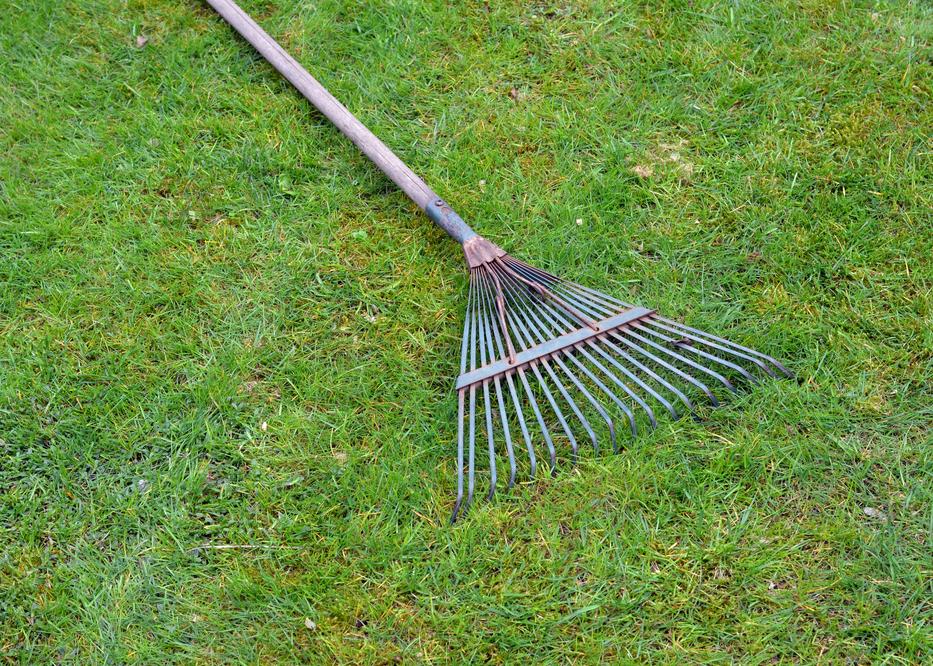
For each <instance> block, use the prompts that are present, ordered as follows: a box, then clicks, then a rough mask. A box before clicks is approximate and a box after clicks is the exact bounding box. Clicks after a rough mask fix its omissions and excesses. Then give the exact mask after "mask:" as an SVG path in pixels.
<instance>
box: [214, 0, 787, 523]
mask: <svg viewBox="0 0 933 666" xmlns="http://www.w3.org/2000/svg"><path fill="white" fill-rule="evenodd" d="M207 2H208V4H210V5H211V6H212V7H213V8H214V9H215V10H217V12H218V13H219V14H220V15H221V16H222V17H223V18H224V19H225V20H226V21H227V22H228V23H229V24H230V25H231V26H232V27H233V28H234V29H235V30H236V31H237V32H238V33H240V35H241V36H242V37H243V38H244V39H246V41H248V42H249V43H250V44H251V45H252V46H253V47H254V48H255V49H256V50H257V51H259V53H260V54H262V56H263V57H264V58H265V59H266V60H268V61H269V63H270V64H271V65H272V66H273V67H275V69H276V70H278V71H279V73H281V74H282V75H283V76H284V77H285V78H286V79H288V80H289V81H290V82H291V83H292V84H293V85H294V86H295V87H296V88H297V89H298V90H299V91H300V92H301V93H302V94H303V95H304V96H305V97H306V98H307V99H308V100H309V101H310V102H311V103H312V104H313V105H314V106H315V107H316V108H317V109H318V110H319V111H320V112H321V113H323V114H324V115H325V116H326V117H327V118H328V119H329V120H330V121H331V122H333V124H334V125H336V126H337V128H338V129H339V130H340V131H341V132H343V133H344V134H345V135H346V136H347V137H348V138H349V139H350V140H351V141H353V143H355V144H356V146H357V147H358V148H359V149H360V150H361V151H362V152H363V153H364V154H365V155H366V156H367V157H369V158H370V159H371V160H372V161H373V162H374V163H375V164H376V166H378V167H379V169H380V170H382V172H383V173H385V174H386V175H387V176H388V177H389V178H390V179H391V180H392V181H393V182H394V183H395V184H396V185H398V186H399V188H401V189H402V191H404V192H405V194H406V195H408V197H409V198H411V199H412V201H414V202H415V203H416V204H417V205H418V206H419V208H421V209H422V210H423V211H424V212H425V213H426V214H427V216H428V217H429V218H430V219H431V220H432V221H433V222H434V223H435V224H436V225H437V226H439V227H440V228H441V229H443V230H444V231H445V232H447V234H448V235H449V236H450V237H451V238H453V239H454V240H455V241H457V242H458V243H460V245H461V246H462V247H463V253H464V256H465V257H466V262H467V266H468V267H469V271H470V291H469V296H468V299H467V308H466V317H465V322H464V326H463V343H462V346H461V357H460V377H459V378H458V379H457V383H456V389H457V402H458V426H457V498H456V501H455V503H454V508H453V513H452V515H451V522H454V521H456V520H457V518H458V517H459V516H460V515H462V514H463V513H464V512H465V511H466V510H467V508H468V507H469V505H470V503H471V502H472V501H473V498H474V495H475V492H476V476H477V446H482V442H478V440H482V439H485V446H486V450H487V454H488V475H489V491H488V494H487V497H488V498H490V499H491V498H492V497H493V495H494V494H495V491H496V486H497V484H498V478H499V474H498V471H497V470H498V465H499V462H497V461H498V459H499V458H500V453H499V450H500V447H501V446H504V448H505V456H506V458H507V461H508V481H507V484H506V485H507V486H508V487H509V488H511V487H512V485H514V483H515V480H516V478H517V476H518V465H519V463H518V462H517V461H518V460H519V453H518V452H517V451H516V449H517V446H516V439H517V438H518V433H520V436H521V440H520V442H521V444H520V445H519V446H521V445H522V444H523V445H524V449H525V452H526V454H527V459H528V474H529V476H531V477H533V476H534V475H535V473H536V470H537V465H538V453H537V452H536V449H535V446H536V444H537V445H538V447H539V449H540V448H541V441H543V443H544V446H545V447H546V449H547V456H548V465H549V467H550V469H551V471H552V473H553V472H554V470H555V469H556V465H557V448H558V444H563V442H564V441H566V442H567V443H568V444H569V446H570V449H571V459H572V460H573V461H574V462H575V461H576V458H577V454H578V450H579V441H578V437H580V436H581V431H582V433H585V437H586V440H587V441H588V442H589V443H590V444H591V445H592V446H593V448H594V449H595V450H596V451H598V450H599V442H600V438H599V437H598V436H597V434H596V429H594V426H593V423H597V424H602V425H603V426H605V428H606V430H607V431H608V434H609V441H610V443H611V445H612V449H613V451H618V448H619V445H618V436H619V433H618V432H617V426H620V425H621V426H622V427H624V428H625V429H626V430H628V431H629V432H630V433H631V435H632V436H633V437H634V436H637V435H638V423H639V421H644V420H647V424H648V426H649V427H651V428H654V427H656V425H657V419H656V415H655V409H659V408H660V409H663V410H664V411H666V412H667V413H669V414H670V416H671V417H673V418H675V419H676V418H678V417H679V416H680V415H681V413H682V411H688V412H692V411H693V409H694V405H693V401H692V400H693V399H695V398H696V397H697V396H704V397H705V399H706V400H708V401H709V402H710V403H711V404H712V405H713V406H716V405H718V404H719V401H718V399H717V397H716V393H715V392H714V389H716V390H722V389H725V390H728V391H730V392H735V391H736V385H735V383H734V382H735V381H736V380H744V381H747V382H748V383H751V384H757V383H758V382H759V381H760V378H761V377H763V376H768V377H777V376H778V375H784V376H787V377H791V376H792V375H791V373H790V372H789V371H788V370H787V369H786V368H785V367H784V366H783V365H781V364H780V363H779V362H778V361H776V360H775V359H773V358H771V357H770V356H767V355H765V354H762V353H760V352H757V351H755V350H754V349H749V348H748V347H743V346H741V345H738V344H736V343H734V342H731V341H729V340H726V339H724V338H720V337H717V336H715V335H711V334H709V333H706V332H704V331H700V330H697V329H695V328H691V327H689V326H685V325H683V324H681V323H678V322H676V321H672V320H670V319H665V318H664V317H661V316H660V315H658V314H657V313H656V312H655V311H654V310H650V309H647V308H643V307H638V306H635V305H631V304H629V303H624V302H622V301H620V300H617V299H615V298H613V297H611V296H607V295H606V294H603V293H601V292H599V291H596V290H595V289H590V288H588V287H584V286H582V285H579V284H576V283H574V282H570V281H568V280H564V279H562V278H559V277H557V276H556V275H552V274H551V273H548V272H546V271H543V270H541V269H539V268H535V267H534V266H531V265H530V264H527V263H525V262H523V261H520V260H518V259H515V258H513V257H511V256H509V255H508V254H507V253H506V252H505V251H504V250H502V249H501V248H500V247H498V246H497V245H495V244H493V243H491V242H490V241H488V240H487V239H485V238H483V237H482V236H480V235H478V234H477V233H476V232H475V231H473V230H472V229H471V228H470V227H469V226H468V225H467V224H466V222H464V221H463V219H461V218H460V216H459V215H457V214H456V213H455V212H454V211H453V209H452V208H451V207H450V206H449V205H447V203H446V202H445V201H444V200H443V199H441V198H440V197H439V196H438V195H437V194H435V193H434V191H432V190H431V188H430V187H428V186H427V184H426V183H425V182H424V181H423V180H422V179H421V178H419V177H418V176H417V175H416V174H415V173H414V172H413V171H412V170H411V169H409V168H408V167H407V166H406V165H405V164H404V163H403V162H402V161H401V160H400V159H399V158H398V157H397V156H396V155H395V154H394V153H393V152H392V151H391V150H390V149H389V148H388V147H387V146H386V145H385V144H384V143H382V141H380V140H379V139H378V138H377V137H376V136H375V135H374V134H373V133H372V132H370V131H369V130H368V129H367V128H366V127H365V126H364V125H363V124H362V123H361V122H360V121H359V120H357V119H356V118H355V117H354V116H353V114H352V113H350V112H349V111H348V110H347V109H346V108H345V107H344V106H343V105H342V104H341V103H340V102H338V101H337V99H336V98H334V97H333V95H331V94H330V93H329V92H328V91H327V90H326V89H325V88H324V86H322V85H321V84H320V83H318V81H317V80H315V79H314V78H313V77H312V76H311V75H310V74H309V73H308V72H307V71H306V70H305V69H304V68H303V67H302V66H301V65H300V64H298V62H297V61H295V59H294V58H292V57H291V56H290V55H288V53H287V52H286V51H285V50H284V49H283V48H282V47H281V46H279V45H278V44H277V43H276V42H275V40H273V39H272V38H271V37H270V36H269V35H268V34H266V32H265V31H263V30H262V28H260V27H259V26H258V25H257V24H256V22H255V21H253V20H252V18H250V17H249V15H248V14H246V12H244V11H243V10H242V9H240V7H238V6H237V4H236V3H235V2H233V0H207ZM690 396H693V397H692V398H691V397H690ZM620 415H621V418H620ZM600 429H601V427H600ZM539 436H540V437H539ZM500 442H501V444H500ZM500 462H501V461H500ZM522 464H523V465H524V463H522Z"/></svg>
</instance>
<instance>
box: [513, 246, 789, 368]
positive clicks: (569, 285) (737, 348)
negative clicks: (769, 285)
mask: <svg viewBox="0 0 933 666" xmlns="http://www.w3.org/2000/svg"><path fill="white" fill-rule="evenodd" d="M521 263H522V264H523V266H525V267H527V268H528V269H530V270H531V271H535V272H542V271H540V269H536V268H535V267H534V266H531V265H529V264H524V262H521ZM545 275H547V276H548V277H549V278H550V279H552V280H554V281H556V283H558V284H560V286H562V287H564V288H566V289H571V290H576V291H578V292H584V293H586V294H589V295H590V296H591V297H594V298H597V299H599V300H601V301H603V302H604V303H606V304H609V305H611V306H612V307H619V306H621V307H624V308H630V307H633V306H632V304H630V303H626V302H624V301H620V300H619V299H617V298H614V297H612V296H609V295H607V294H604V293H602V292H600V291H597V290H595V289H591V288H589V287H585V286H583V285H581V284H577V283H576V282H570V281H569V280H562V279H560V278H558V277H556V276H553V275H551V274H550V273H545ZM551 286H553V285H551ZM649 321H656V322H663V323H664V324H669V325H671V326H675V327H677V328H680V329H683V330H684V331H687V332H689V333H692V334H693V335H696V336H699V337H700V338H702V340H701V341H702V342H703V343H704V344H707V345H709V346H711V347H713V346H715V345H714V344H713V343H714V342H715V343H718V344H720V345H723V346H726V347H729V348H731V349H729V350H728V351H730V352H731V353H734V354H735V355H736V356H742V353H744V354H746V355H748V356H753V357H756V358H757V359H760V360H761V361H764V362H766V363H770V364H771V365H773V366H774V367H775V368H777V369H778V370H779V371H780V372H781V373H783V374H784V375H786V376H787V377H793V376H794V375H793V373H792V372H791V371H790V370H788V369H787V368H785V367H784V366H783V365H782V364H781V363H780V361H778V360H777V359H775V358H773V357H771V356H768V355H767V354H763V353H761V352H760V351H757V350H755V349H751V348H749V347H743V346H742V345H740V344H738V343H735V342H733V341H732V340H728V339H726V338H721V337H719V336H716V335H713V334H712V333H707V332H706V331H701V330H700V329H697V328H692V327H690V326H687V325H686V324H683V323H681V322H679V321H676V320H673V319H668V318H666V317H662V316H660V315H655V316H654V317H651V318H650V319H649ZM678 333H679V334H680V332H679V331H678ZM688 337H689V336H688ZM721 351H727V350H725V349H721ZM739 352H742V353H739ZM742 357H743V358H747V356H742ZM748 360H751V361H753V362H755V363H756V365H759V367H763V368H764V370H765V372H767V373H768V374H769V375H770V376H772V377H774V376H776V375H775V374H774V372H773V371H772V370H771V369H770V368H768V367H767V366H761V365H760V363H759V361H755V360H754V359H748Z"/></svg>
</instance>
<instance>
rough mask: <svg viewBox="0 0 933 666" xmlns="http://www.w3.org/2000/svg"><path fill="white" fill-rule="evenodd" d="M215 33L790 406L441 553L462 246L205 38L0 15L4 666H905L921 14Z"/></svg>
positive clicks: (917, 289) (284, 18)
mask: <svg viewBox="0 0 933 666" xmlns="http://www.w3.org/2000/svg"><path fill="white" fill-rule="evenodd" d="M243 4H244V7H245V8H246V9H248V10H249V11H250V12H251V13H253V15H254V16H255V17H256V18H257V19H258V20H259V21H260V22H261V23H262V24H263V25H264V26H265V27H266V28H267V29H268V31H269V32H270V33H271V34H272V35H274V36H275V37H276V38H278V39H279V40H280V41H281V43H282V44H283V45H284V46H285V47H286V48H288V49H289V50H290V51H291V52H292V53H293V54H295V55H296V57H297V58H298V59H299V60H301V61H302V62H304V63H305V64H306V65H308V66H309V68H310V69H311V70H312V72H314V73H316V74H317V75H318V77H319V78H320V79H321V81H322V82H323V83H324V84H325V85H327V86H328V87H329V88H330V89H331V90H332V91H333V93H334V94H335V95H336V96H337V97H338V98H340V99H342V100H343V101H344V103H345V104H346V105H347V106H348V107H349V108H350V109H352V110H353V111H354V112H356V113H357V114H358V115H359V117H360V118H361V119H362V120H363V121H364V122H366V123H367V124H368V125H369V126H370V127H371V128H372V129H373V130H374V131H375V132H376V133H377V134H379V135H380V136H381V137H382V138H383V139H384V140H385V141H386V143H388V144H389V145H391V146H393V147H395V148H396V150H397V152H398V153H399V154H400V155H401V156H402V157H403V158H404V159H405V160H407V161H408V162H409V163H410V164H411V166H412V167H413V168H414V170H415V171H416V172H419V173H421V174H422V175H424V177H425V179H426V180H427V181H428V182H429V183H431V184H432V185H433V187H434V188H435V189H436V190H437V191H438V192H440V193H442V194H443V195H445V196H447V198H448V199H449V200H450V201H451V202H452V203H453V204H454V205H455V206H456V207H457V209H458V211H459V212H460V213H461V214H462V215H463V216H464V217H465V218H466V219H467V220H468V221H469V222H471V223H473V224H474V226H476V227H477V228H478V229H479V230H480V231H481V232H482V233H484V234H485V235H487V236H489V237H490V238H492V239H493V240H495V241H497V242H499V243H500V244H502V245H503V246H504V247H506V248H507V249H509V250H510V251H512V252H513V253H514V254H516V255H517V256H520V257H522V258H525V259H528V260H531V261H533V262H535V263H537V264H539V265H541V266H543V267H545V268H548V269H550V270H553V271H555V272H558V273H560V274H562V275H565V276H567V277H570V278H572V279H575V280H577V281H580V282H583V283H584V284H591V285H593V286H598V287H600V288H602V289H603V290H605V291H607V292H609V293H613V294H615V295H617V296H619V297H622V298H625V299H626V300H631V301H636V302H639V303H643V304H645V305H649V306H652V307H656V308H658V309H659V310H661V311H662V312H664V313H666V314H668V315H669V316H675V317H678V318H682V319H684V320H686V321H687V322H689V323H691V324H693V325H697V326H700V327H702V328H705V329H708V330H713V331H723V332H725V333H726V334H727V335H729V336H732V337H734V338H735V339H736V340H738V341H740V342H743V343H746V344H750V345H752V346H754V347H757V348H759V349H761V350H763V351H765V352H767V353H770V354H772V355H774V356H776V357H778V358H781V359H782V360H785V361H786V362H787V363H788V365H789V366H790V367H791V368H792V369H793V370H794V371H795V372H796V373H797V375H798V381H796V382H790V381H784V382H769V383H766V384H765V385H764V386H762V387H761V388H760V389H758V390H756V391H754V392H747V393H743V394H742V395H741V396H740V397H738V398H736V399H733V400H731V401H730V402H729V403H728V404H727V405H726V406H724V407H723V408H722V409H719V410H715V411H712V412H710V413H709V414H705V413H704V417H705V418H704V420H703V421H702V422H694V421H692V420H690V419H681V420H680V421H677V422H670V421H665V423H664V424H663V425H662V426H661V427H660V428H659V429H658V430H657V431H656V432H654V433H653V434H650V435H647V436H644V437H641V438H639V439H638V440H634V441H631V442H630V443H628V444H627V446H626V449H625V451H624V452H623V453H621V454H620V455H617V456H611V455H601V456H598V457H597V456H594V455H592V454H591V453H590V454H586V453H585V454H583V455H582V456H581V461H580V464H579V465H578V466H577V467H576V468H571V467H570V466H569V465H568V464H566V463H567V459H566V451H563V452H562V453H563V454H564V455H563V463H564V464H563V465H562V467H561V472H560V473H559V474H558V475H557V476H556V477H555V478H546V477H545V476H543V475H542V478H541V479H539V480H538V481H537V482H536V483H533V484H528V483H526V484H522V485H520V486H519V487H517V488H516V489H514V490H513V491H512V492H510V493H500V494H499V495H498V496H497V498H496V499H495V500H494V501H493V502H480V503H478V504H477V505H475V506H474V507H473V508H472V509H471V511H470V513H469V514H468V516H467V517H466V519H465V520H464V521H463V522H462V523H461V524H458V525H457V526H455V527H453V528H451V527H449V526H447V525H446V519H447V517H448V514H449V511H450V509H451V506H452V502H453V489H454V483H455V475H456V470H455V465H454V456H453V453H454V448H453V446H454V442H455V436H456V429H455V427H456V426H455V414H456V400H455V395H454V393H453V391H452V383H453V379H454V377H455V376H456V374H457V372H458V362H459V336H460V332H461V330H460V327H461V321H462V316H463V308H464V304H465V297H466V282H467V280H466V275H465V272H464V270H463V265H462V258H461V255H460V251H459V249H458V248H457V247H456V246H455V245H454V244H452V243H450V242H449V241H448V240H447V239H446V238H445V237H444V236H443V234H442V233H441V232H440V231H438V230H437V229H434V228H433V227H431V225H430V224H429V223H428V222H427V220H426V219H425V218H423V217H422V216H421V215H420V214H418V213H417V211H416V209H415V207H414V206H413V205H412V204H411V203H409V202H408V201H407V200H406V199H405V198H404V197H403V195H401V194H400V193H398V192H397V191H395V190H394V189H393V187H392V186H391V184H390V183H388V182H387V181H386V180H385V179H384V178H383V177H382V176H381V175H380V174H379V173H378V172H377V171H375V169H373V168H372V167H371V166H370V165H369V164H368V163H367V162H366V161H365V159H364V158H362V157H361V156H360V155H359V154H358V153H357V152H356V150H355V148H354V147H353V146H352V145H351V144H350V143H349V142H347V141H346V140H345V139H343V138H342V137H341V136H340V135H339V134H338V133H337V132H336V131H335V130H333V129H332V128H331V127H330V126H329V125H328V124H327V123H326V122H325V121H324V120H323V119H322V118H321V117H320V116H318V115H316V114H315V113H314V112H313V110H311V109H310V108H309V106H308V105H307V104H306V103H305V102H304V100H303V99H302V98H301V97H300V96H299V95H298V94H297V93H295V92H294V91H293V90H291V89H290V88H289V86H288V85H287V84H286V83H285V82H284V81H282V80H280V78H279V77H278V76H277V75H276V74H275V73H274V72H273V71H272V70H271V68H270V67H269V66H267V65H266V64H265V63H263V62H262V61H261V60H260V59H259V57H258V56H257V55H255V54H254V53H253V52H252V50H251V49H250V48H249V47H248V45H246V44H245V43H244V42H243V41H242V40H240V39H238V38H237V37H236V36H235V35H234V34H232V32H231V30H230V29H228V28H227V27H226V26H225V25H224V24H223V22H222V21H221V20H220V19H219V18H218V17H217V16H215V15H214V14H213V13H212V11H211V10H210V9H209V7H207V6H206V5H205V4H203V3H201V2H198V1H196V0H160V1H156V0H129V1H117V0H94V1H92V2H79V1H78V0H64V1H53V0H43V1H36V2H30V3H28V8H27V5H26V4H25V3H24V2H23V1H22V0H0V9H2V10H3V11H0V54H2V56H3V57H2V61H0V115H2V117H3V119H4V120H3V123H2V124H0V150H2V155H3V156H4V157H3V159H2V161H0V332H2V337H0V340H2V343H0V344H2V346H0V608H2V609H3V612H2V613H0V655H2V657H3V659H4V661H6V662H8V663H50V662H56V663H59V662H61V663H84V664H86V663H192V662H195V663H276V662H293V661H301V662H318V663H328V662H343V663H385V662H392V661H401V662H404V663H418V662H431V663H445V662H453V663H458V662H459V663H465V662H480V661H488V662H494V663H514V662H520V661H524V662H526V663H538V662H543V663H563V662H567V661H571V660H579V661H582V662H588V663H592V662H597V661H600V660H603V661H608V662H620V661H621V662H627V661H631V662H645V661H651V662H661V663H684V662H703V663H726V662H741V663H749V664H757V663H775V662H776V663H870V662H871V663H888V664H913V663H916V664H920V663H929V662H930V660H931V659H933V633H931V632H933V626H931V613H933V608H931V598H933V583H931V578H933V577H931V574H933V558H931V556H930V552H931V537H933V507H931V499H933V435H931V431H933V427H931V426H933V407H931V405H933V382H931V376H933V297H931V293H933V292H931V288H933V220H931V208H933V167H931V143H930V128H931V127H933V110H931V109H933V105H931V103H930V99H931V86H930V82H931V80H933V66H931V62H933V61H931V36H933V13H931V10H930V6H929V5H928V4H927V3H924V2H900V1H894V0H891V1H886V0H879V1H877V2H869V1H860V0H849V1H846V2H839V1H836V2H827V1H825V0H806V1H804V2H790V1H774V2H765V1H759V2H738V1H736V2H724V1H708V0H697V1H696V2H683V1H675V0H669V1H665V2H638V3H619V4H620V5H621V6H620V7H617V8H614V9H613V8H611V7H610V6H609V4H608V3H602V2H598V1H593V2H583V3H579V4H570V3H565V4H550V3H545V2H539V3H519V2H490V3H484V2H479V1H474V0H469V1H465V2H460V3H456V5H453V6H448V5H447V3H442V2H431V3H422V2H414V1H402V2H392V3H364V2H360V1H353V2H343V1H337V0H321V1H320V2H316V3H301V4H300V5H299V4H298V3H289V2H285V1H284V0H275V1H267V2H262V1H258V0H250V1H249V2H244V3H243ZM371 4H373V5H375V6H370V5H371ZM141 35H145V36H146V37H147V38H148V42H147V43H145V44H144V45H142V46H137V41H136V40H137V37H139V36H141ZM578 220H579V223H578V222H577V221H578ZM866 510H867V512H866Z"/></svg>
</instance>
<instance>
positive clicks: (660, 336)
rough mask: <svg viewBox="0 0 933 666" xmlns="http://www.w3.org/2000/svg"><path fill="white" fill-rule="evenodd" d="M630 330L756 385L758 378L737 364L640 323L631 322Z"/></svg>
mask: <svg viewBox="0 0 933 666" xmlns="http://www.w3.org/2000/svg"><path fill="white" fill-rule="evenodd" d="M632 328H637V329H638V330H639V331H643V332H645V333H647V334H648V335H651V336H654V337H655V338H657V339H659V340H663V341H664V342H666V343H667V344H669V345H674V346H676V347H677V348H678V349H682V350H684V351H689V352H691V353H693V354H696V355H697V356H702V357H703V358H705V359H709V360H710V361H712V362H713V363H718V364H719V365H722V366H725V367H727V368H732V369H733V370H735V371H736V372H738V373H739V374H740V375H742V376H743V377H745V379H747V380H748V381H750V382H751V383H752V384H757V383H758V378H757V377H756V376H755V375H753V374H752V373H750V372H749V371H748V370H746V369H745V368H743V367H742V366H741V365H739V364H738V363H733V362H732V361H727V360H726V359H724V358H720V357H719V356H716V354H711V353H710V352H707V351H703V350H702V349H697V348H696V347H693V346H692V345H688V344H684V343H683V342H681V341H679V340H677V339H676V338H671V337H668V336H666V335H664V334H663V333H659V332H658V331H655V330H653V329H651V328H648V327H647V326H645V325H643V324H641V323H640V322H632Z"/></svg>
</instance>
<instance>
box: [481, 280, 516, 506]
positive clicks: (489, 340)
mask: <svg viewBox="0 0 933 666" xmlns="http://www.w3.org/2000/svg"><path fill="white" fill-rule="evenodd" d="M486 271H488V269H487V268H485V267H484V271H483V273H482V274H481V276H480V279H481V280H482V281H483V283H484V284H485V286H486V289H485V293H486V307H487V308H493V307H494V306H493V304H492V303H491V302H490V301H489V299H490V298H491V297H492V294H493V289H492V287H491V286H490V283H489V280H488V278H487V276H486ZM497 323H498V320H497V319H495V320H493V323H492V326H490V324H489V320H488V319H487V320H486V321H485V326H486V347H487V348H488V350H489V359H490V361H492V360H495V359H496V358H500V357H504V356H505V354H504V352H503V351H502V343H501V341H500V340H498V336H499V332H498V331H497V330H496V325H497ZM490 328H491V329H492V330H493V331H495V333H496V342H498V345H496V346H493V336H492V335H490ZM496 347H498V350H497V348H496ZM493 384H494V386H495V387H496V401H497V402H498V403H499V416H500V419H501V421H502V432H503V434H504V435H505V450H506V453H507V454H508V458H509V483H508V487H509V488H511V487H512V486H514V485H515V472H516V465H515V452H514V451H513V450H512V435H511V433H510V431H509V421H508V414H506V411H505V401H504V400H503V399H502V384H501V380H500V379H499V377H494V378H493ZM513 393H514V391H513Z"/></svg>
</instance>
